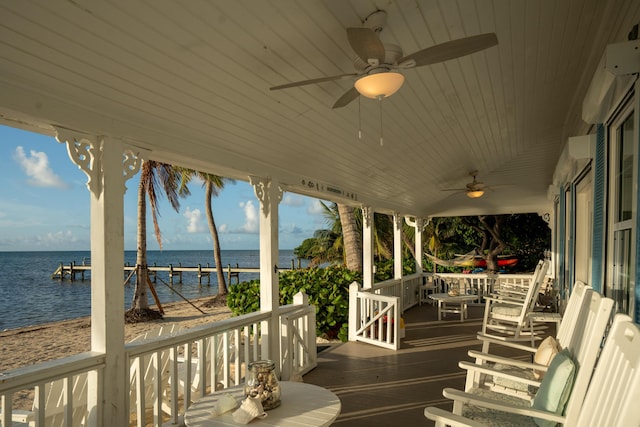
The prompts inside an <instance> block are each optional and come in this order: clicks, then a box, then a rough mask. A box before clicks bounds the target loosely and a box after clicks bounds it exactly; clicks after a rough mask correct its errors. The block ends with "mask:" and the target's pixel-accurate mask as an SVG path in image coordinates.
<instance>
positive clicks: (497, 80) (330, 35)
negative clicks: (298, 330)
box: [0, 0, 640, 217]
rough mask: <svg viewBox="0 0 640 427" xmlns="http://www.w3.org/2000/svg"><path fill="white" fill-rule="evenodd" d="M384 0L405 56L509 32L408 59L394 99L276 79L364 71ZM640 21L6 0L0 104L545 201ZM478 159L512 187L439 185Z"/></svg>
mask: <svg viewBox="0 0 640 427" xmlns="http://www.w3.org/2000/svg"><path fill="white" fill-rule="evenodd" d="M378 9H380V10H384V11H386V13H387V22H386V25H385V26H384V29H383V31H382V33H381V38H382V40H383V41H384V42H385V43H393V44H397V45H399V46H401V47H402V49H403V51H404V54H405V55H406V54H409V53H412V52H414V51H417V50H420V49H424V48H427V47H429V46H432V45H435V44H439V43H443V42H447V41H450V40H453V39H458V38H462V37H467V36H472V35H476V34H482V33H492V32H493V33H496V35H497V38H498V41H499V44H498V45H497V46H494V47H491V48H489V49H486V50H484V51H482V52H478V53H474V54H472V55H469V56H466V57H462V58H459V59H454V60H450V61H446V62H444V63H439V64H434V65H430V66H424V67H421V68H416V69H409V70H405V71H403V74H404V75H405V77H406V81H405V84H404V86H403V87H402V88H401V89H400V90H399V91H398V92H397V93H396V94H394V95H393V96H391V97H389V98H387V99H385V100H384V101H383V102H382V104H381V107H382V109H381V110H380V105H379V103H378V101H376V100H371V99H367V98H361V102H360V103H358V101H354V102H352V103H351V104H349V105H348V106H346V107H344V108H340V109H335V110H334V109H332V108H331V106H332V105H333V103H334V102H335V100H336V99H338V98H339V97H340V96H341V95H342V94H343V93H344V92H345V91H347V90H348V89H349V88H350V87H351V85H352V84H353V79H343V80H337V81H331V82H325V83H319V84H315V85H309V86H303V87H297V88H290V89H284V90H280V91H270V90H269V88H270V87H271V86H276V85H281V84H286V83H290V82H294V81H298V80H305V79H312V78H318V77H324V76H332V75H336V74H342V73H351V72H353V71H354V68H353V59H354V57H355V54H354V53H353V51H352V50H351V48H350V46H349V43H348V41H347V36H346V29H347V28H349V27H360V26H362V22H363V20H364V19H365V18H366V17H367V16H368V15H369V14H371V13H372V12H374V11H376V10H378ZM638 22H640V1H637V0H477V1H472V0H458V1H454V0H441V1H433V0H424V1H415V0H414V1H409V0H406V1H405V0H396V1H388V0H386V1H381V0H350V1H346V0H324V1H312V0H298V1H291V0H270V1H264V0H261V1H259V0H246V1H239V0H233V1H232V0H225V1H214V0H189V1H174V0H171V1H169V0H153V1H151V0H148V1H125V0H122V1H113V0H111V1H108V0H65V1H63V0H28V1H26V0H4V1H2V2H0V114H1V116H0V117H1V118H2V121H3V122H4V123H6V124H9V125H13V126H22V127H28V128H31V129H40V130H41V131H43V132H51V129H52V128H51V126H53V125H57V126H63V127H66V128H71V129H75V130H78V131H83V132H88V133H92V134H98V135H107V136H112V137H117V138H125V140H126V141H128V142H129V143H131V144H134V145H137V146H139V147H143V148H146V149H149V150H151V151H152V156H153V157H155V158H157V159H158V160H162V161H167V162H172V163H179V164H184V165H187V166H191V167H196V168H198V169H202V170H206V171H208V172H213V173H218V174H220V175H225V176H232V177H234V178H241V179H247V177H248V176H249V175H257V176H263V177H272V178H275V179H277V180H278V181H280V182H281V183H283V184H285V185H286V187H285V188H287V189H289V190H292V191H298V192H304V193H306V194H312V195H319V196H320V197H323V198H330V199H335V198H334V197H330V196H329V195H327V193H322V192H317V191H315V185H316V184H320V185H324V186H325V188H326V186H331V187H334V188H338V189H340V190H341V191H343V192H344V194H345V195H347V198H348V199H349V200H352V201H353V202H355V203H358V204H361V203H362V204H367V205H371V206H373V207H374V208H375V209H376V210H381V211H387V212H388V211H398V212H400V213H403V214H410V215H417V216H424V217H426V216H440V215H471V214H479V213H506V212H544V211H548V210H549V207H550V201H549V199H548V197H547V189H548V187H549V185H550V184H551V183H552V176H553V172H554V169H555V167H556V163H557V161H558V158H559V156H560V153H561V151H562V148H563V146H564V144H565V143H566V140H567V138H568V137H570V136H576V135H583V134H585V133H588V132H590V127H589V125H587V124H586V123H584V122H583V121H582V120H581V106H582V100H583V98H584V95H585V91H586V89H587V87H588V85H589V83H590V81H591V77H592V75H593V72H594V69H595V67H596V66H597V64H598V62H599V60H600V58H601V57H602V54H603V51H604V48H605V46H606V45H607V44H609V43H613V42H620V41H625V40H627V34H628V33H629V31H630V30H631V28H632V26H633V25H634V24H636V23H638ZM359 129H361V130H362V134H363V138H362V140H360V139H358V130H359ZM591 131H592V130H591ZM381 133H382V134H383V136H384V145H383V146H380V142H379V139H380V135H381ZM473 170H477V171H478V177H477V178H478V180H479V181H483V182H484V183H486V184H489V185H496V186H497V187H496V188H495V189H493V190H492V191H489V192H488V193H487V194H486V195H485V196H484V197H482V198H480V199H469V198H467V197H466V196H465V194H464V193H463V192H457V193H456V192H446V191H442V190H443V189H449V188H462V187H464V186H465V184H466V183H468V182H470V181H471V177H470V176H469V172H471V171H473ZM310 182H311V183H312V185H313V186H314V189H309V183H310ZM303 188H307V190H302V189H303Z"/></svg>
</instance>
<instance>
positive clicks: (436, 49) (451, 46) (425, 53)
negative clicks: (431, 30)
mask: <svg viewBox="0 0 640 427" xmlns="http://www.w3.org/2000/svg"><path fill="white" fill-rule="evenodd" d="M497 44H498V37H496V35H495V33H487V34H479V35H477V36H471V37H465V38H462V39H457V40H451V41H449V42H445V43H441V44H438V45H435V46H431V47H428V48H426V49H422V50H419V51H417V52H414V53H412V54H410V55H407V56H405V57H404V58H400V60H398V64H400V67H403V66H404V67H405V68H410V67H422V66H423V65H430V64H437V63H438V62H444V61H448V60H450V59H455V58H459V57H461V56H465V55H469V54H471V53H474V52H479V51H481V50H484V49H487V48H490V47H492V46H495V45H497ZM403 64H404V65H403Z"/></svg>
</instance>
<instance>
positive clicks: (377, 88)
mask: <svg viewBox="0 0 640 427" xmlns="http://www.w3.org/2000/svg"><path fill="white" fill-rule="evenodd" d="M403 83H404V76H403V75H402V74H400V73H396V72H391V71H390V72H385V73H376V74H370V75H368V76H365V77H361V78H360V79H358V80H356V82H355V84H354V86H355V88H356V90H357V91H358V92H359V93H360V95H362V96H366V97H367V98H374V99H381V98H386V97H387V96H391V95H393V94H394V93H396V92H397V91H398V89H400V88H401V87H402V84H403Z"/></svg>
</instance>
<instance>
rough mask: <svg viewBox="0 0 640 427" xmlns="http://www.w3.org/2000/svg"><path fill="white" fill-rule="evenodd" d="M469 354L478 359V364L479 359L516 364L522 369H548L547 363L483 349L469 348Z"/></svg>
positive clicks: (510, 364)
mask: <svg viewBox="0 0 640 427" xmlns="http://www.w3.org/2000/svg"><path fill="white" fill-rule="evenodd" d="M468 354H469V357H472V358H474V359H476V364H479V363H478V360H483V361H486V362H493V363H502V364H503V365H509V366H514V367H516V368H522V369H536V370H538V371H546V370H547V366H546V365H540V364H538V363H534V362H525V361H524V360H517V359H511V358H508V357H502V356H496V355H495V354H491V353H483V352H481V351H476V350H469V352H468Z"/></svg>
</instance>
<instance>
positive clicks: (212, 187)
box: [179, 168, 232, 297]
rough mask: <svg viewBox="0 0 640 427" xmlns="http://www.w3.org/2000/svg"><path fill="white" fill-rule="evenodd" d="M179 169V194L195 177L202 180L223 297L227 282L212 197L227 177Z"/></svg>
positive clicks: (186, 189)
mask: <svg viewBox="0 0 640 427" xmlns="http://www.w3.org/2000/svg"><path fill="white" fill-rule="evenodd" d="M181 171H182V181H181V182H180V190H179V192H180V194H181V195H182V194H188V193H189V190H188V188H187V184H188V183H189V182H190V181H191V180H192V179H193V178H196V177H197V178H199V179H201V180H202V185H203V186H204V188H205V194H204V199H205V210H206V213H207V223H208V224H209V233H211V240H213V260H214V263H215V265H216V275H217V278H218V296H220V297H224V296H225V295H227V293H228V291H229V289H228V288H227V283H226V281H225V279H224V272H223V271H222V257H221V255H220V238H219V236H218V228H217V227H216V222H215V219H214V218H213V209H212V200H213V197H216V196H218V195H219V194H220V190H222V189H223V188H224V185H225V181H227V179H225V178H222V177H220V176H218V175H213V174H209V173H204V172H198V171H194V170H192V169H185V168H182V169H181ZM229 181H232V180H229Z"/></svg>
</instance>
